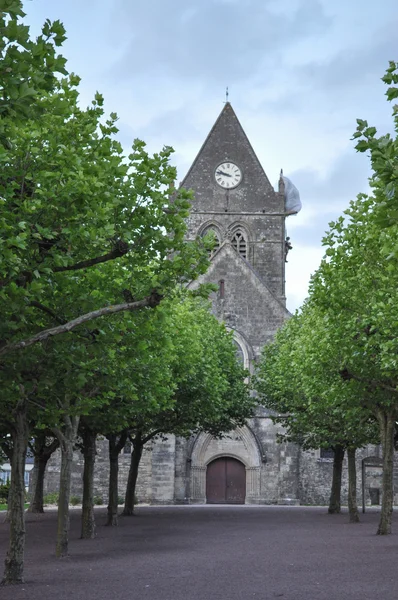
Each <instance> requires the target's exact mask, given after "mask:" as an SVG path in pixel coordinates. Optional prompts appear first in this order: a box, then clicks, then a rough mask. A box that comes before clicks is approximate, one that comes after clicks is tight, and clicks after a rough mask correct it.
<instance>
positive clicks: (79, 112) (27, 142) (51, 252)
mask: <svg viewBox="0 0 398 600" xmlns="http://www.w3.org/2000/svg"><path fill="white" fill-rule="evenodd" d="M0 6H1V12H0V33H1V35H0V88H1V94H0V161H1V173H0V245H1V255H0V313H1V320H0V377H1V386H0V390H1V391H0V415H1V416H0V435H1V439H2V446H3V449H4V450H5V451H6V453H7V454H8V456H9V459H10V462H11V491H10V498H9V519H10V542H9V550H8V553H7V557H6V560H5V573H4V579H3V582H4V583H6V584H9V583H17V582H21V581H23V568H24V565H23V556H24V543H25V521H24V518H25V517H24V500H25V484H24V471H25V456H26V451H27V446H28V444H29V442H31V440H32V439H34V443H33V446H34V448H35V452H36V454H37V461H38V465H39V463H40V462H41V471H40V470H39V466H38V465H37V469H38V470H37V478H36V489H37V490H38V491H37V494H39V495H40V476H39V473H41V475H42V474H43V470H44V468H45V462H46V454H48V453H49V452H50V450H51V448H46V441H45V440H46V435H48V434H49V433H50V434H51V436H53V438H54V439H56V442H54V445H55V444H58V445H59V447H60V451H61V457H62V459H61V475H60V477H61V479H60V494H59V507H58V531H57V545H56V552H57V555H58V556H63V555H65V554H66V553H67V552H68V529H69V508H68V505H69V495H70V479H71V477H70V475H71V462H72V458H73V450H74V447H75V445H76V443H80V444H81V447H82V449H83V453H84V457H85V486H84V488H85V489H84V510H83V527H82V533H83V535H84V536H85V537H87V536H88V537H91V536H92V535H93V529H94V523H93V498H92V477H93V462H94V456H95V438H96V436H97V435H98V434H101V435H103V436H106V437H107V438H108V440H109V444H110V464H111V478H110V494H109V509H108V514H109V522H110V523H111V524H114V523H115V521H116V518H117V491H116V490H117V456H118V450H120V447H121V445H122V443H123V441H124V440H125V439H127V438H130V439H131V441H132V443H133V446H134V452H133V457H134V458H133V462H134V464H133V465H132V471H131V478H130V479H131V481H130V483H129V494H130V496H131V494H132V497H133V498H134V485H135V480H136V475H137V469H138V464H139V458H140V456H141V453H142V448H143V446H144V444H145V443H147V442H148V441H149V440H150V439H152V438H153V437H154V436H156V435H158V434H160V433H162V434H167V433H171V432H172V433H175V434H178V435H189V434H190V433H191V432H195V431H199V430H207V431H214V432H215V433H219V432H220V431H223V430H226V429H229V428H231V427H233V426H234V424H235V423H239V422H241V420H242V419H243V418H244V417H245V416H248V415H249V414H250V413H251V407H252V402H253V400H252V399H251V398H250V395H249V393H248V390H247V387H246V386H245V384H244V372H243V369H242V368H241V366H240V365H239V364H238V362H237V360H236V358H235V350H234V346H233V343H232V340H231V337H230V334H228V333H227V332H226V331H225V329H224V328H223V326H222V325H220V324H218V322H217V321H216V320H215V319H214V318H213V317H212V316H211V315H210V314H209V311H208V305H207V303H206V301H205V300H204V298H206V297H207V296H208V294H209V293H210V291H211V287H206V286H201V287H199V289H198V291H197V292H195V293H189V292H187V291H186V290H185V285H186V283H187V282H189V281H192V280H193V279H195V278H197V277H198V276H199V275H200V274H202V273H204V272H205V270H206V268H207V266H208V248H206V244H205V243H203V242H202V241H200V240H197V241H193V242H187V241H185V231H186V225H185V219H186V217H187V216H188V213H189V206H190V202H189V200H190V194H189V192H187V191H185V190H178V191H174V181H175V178H176V171H175V168H174V167H172V166H171V165H170V162H169V159H170V155H171V152H172V149H171V148H164V149H163V150H162V151H161V152H159V153H158V154H155V155H153V156H150V155H149V154H148V152H147V151H146V148H145V144H144V143H143V142H142V141H139V140H136V141H135V142H134V144H133V147H132V149H131V152H130V153H129V155H128V156H126V155H125V154H124V152H123V149H122V147H121V145H120V143H119V142H118V141H117V140H116V138H115V134H116V133H117V131H118V130H117V127H116V121H117V116H116V115H115V114H111V115H110V117H109V118H108V119H106V118H105V115H104V110H103V99H102V96H101V95H100V94H96V96H95V99H94V100H93V102H92V104H91V105H90V106H89V107H88V108H86V109H84V108H82V107H81V106H80V104H79V94H78V84H79V78H78V77H77V76H75V75H73V74H68V73H67V71H66V68H65V60H64V59H63V58H62V57H61V56H59V55H57V47H58V46H60V45H61V44H62V42H63V40H64V39H65V31H64V29H63V26H62V25H61V24H60V23H59V22H57V21H56V22H54V23H50V22H49V21H46V23H45V24H44V26H43V29H42V33H41V35H39V36H38V38H37V39H35V40H33V39H31V38H30V36H29V28H28V27H26V26H25V25H23V24H22V23H21V18H22V17H23V16H24V13H23V11H22V4H21V2H20V1H19V0H0ZM171 190H173V193H170V191H171ZM35 504H36V505H37V506H36V508H37V507H38V508H39V509H40V497H39V498H38V497H37V496H36V495H35V496H34V499H33V505H35ZM132 509H133V505H132V502H131V501H127V503H126V511H128V510H130V511H131V510H132Z"/></svg>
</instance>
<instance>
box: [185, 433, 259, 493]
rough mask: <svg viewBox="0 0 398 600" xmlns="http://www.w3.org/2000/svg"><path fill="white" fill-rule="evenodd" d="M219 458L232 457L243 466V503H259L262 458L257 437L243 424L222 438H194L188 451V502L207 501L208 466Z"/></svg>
mask: <svg viewBox="0 0 398 600" xmlns="http://www.w3.org/2000/svg"><path fill="white" fill-rule="evenodd" d="M221 457H231V458H235V459H236V460H239V461H240V462H242V463H243V464H244V465H245V469H246V504H258V502H259V500H260V471H261V463H262V460H263V457H262V451H261V449H260V448H259V445H258V441H257V439H256V437H255V436H254V435H253V433H252V431H251V430H250V429H249V428H248V427H247V426H246V425H245V426H243V427H237V428H236V429H235V430H234V431H233V432H231V433H229V434H227V435H226V436H225V437H224V438H221V439H217V438H215V437H213V436H212V435H211V434H210V433H200V434H199V435H198V436H197V438H196V440H195V442H194V444H193V447H192V452H191V499H190V501H191V503H193V504H204V503H205V502H206V470H207V465H208V464H209V463H210V462H212V461H213V460H215V459H217V458H221Z"/></svg>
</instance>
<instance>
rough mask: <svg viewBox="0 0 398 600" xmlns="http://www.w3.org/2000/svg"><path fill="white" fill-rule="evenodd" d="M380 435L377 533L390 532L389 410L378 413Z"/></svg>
mask: <svg viewBox="0 0 398 600" xmlns="http://www.w3.org/2000/svg"><path fill="white" fill-rule="evenodd" d="M378 421H379V425H380V434H381V435H380V437H381V441H382V445H383V491H382V501H381V513H380V522H379V528H378V530H377V534H378V535H388V534H390V533H391V521H392V511H393V500H394V498H393V467H394V432H395V415H394V414H393V413H391V412H390V411H388V412H385V413H381V411H380V412H379V414H378Z"/></svg>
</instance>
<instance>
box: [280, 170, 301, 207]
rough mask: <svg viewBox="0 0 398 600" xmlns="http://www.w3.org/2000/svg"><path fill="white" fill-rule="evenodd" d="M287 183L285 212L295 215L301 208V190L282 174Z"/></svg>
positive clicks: (284, 181)
mask: <svg viewBox="0 0 398 600" xmlns="http://www.w3.org/2000/svg"><path fill="white" fill-rule="evenodd" d="M281 177H282V179H283V183H284V184H285V212H286V214H288V215H294V214H297V213H298V212H300V210H301V206H302V205H301V200H300V192H299V191H298V189H297V188H296V186H295V185H294V183H292V182H291V181H290V179H289V178H288V177H285V176H284V175H282V176H281Z"/></svg>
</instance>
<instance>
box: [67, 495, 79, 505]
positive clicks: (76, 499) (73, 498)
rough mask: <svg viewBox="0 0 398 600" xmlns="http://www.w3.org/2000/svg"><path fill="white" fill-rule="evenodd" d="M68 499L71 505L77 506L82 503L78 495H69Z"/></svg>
mask: <svg viewBox="0 0 398 600" xmlns="http://www.w3.org/2000/svg"><path fill="white" fill-rule="evenodd" d="M69 501H70V503H71V505H72V506H78V505H79V504H81V503H82V499H81V498H80V497H79V496H71V497H70V500H69Z"/></svg>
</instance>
